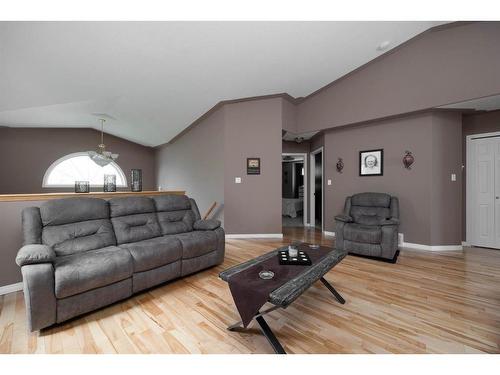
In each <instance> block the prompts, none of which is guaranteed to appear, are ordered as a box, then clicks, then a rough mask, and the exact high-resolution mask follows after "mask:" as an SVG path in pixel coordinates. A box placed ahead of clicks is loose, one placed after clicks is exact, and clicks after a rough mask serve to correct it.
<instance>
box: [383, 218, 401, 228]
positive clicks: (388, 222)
mask: <svg viewBox="0 0 500 375" xmlns="http://www.w3.org/2000/svg"><path fill="white" fill-rule="evenodd" d="M380 225H381V226H383V227H384V226H386V225H399V220H398V219H396V218H390V219H386V220H382V221H381V222H380Z"/></svg>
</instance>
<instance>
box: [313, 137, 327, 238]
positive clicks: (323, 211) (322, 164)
mask: <svg viewBox="0 0 500 375" xmlns="http://www.w3.org/2000/svg"><path fill="white" fill-rule="evenodd" d="M319 152H321V232H323V230H324V228H325V184H324V178H325V150H324V147H323V146H321V147H318V148H317V149H315V150H314V151H311V152H310V153H309V163H310V166H311V172H312V171H315V168H313V165H314V163H315V160H314V159H315V156H316V154H317V153H319ZM309 184H310V186H311V189H310V190H311V191H310V194H309V206H310V207H311V208H310V209H309V226H311V227H315V223H316V217H315V216H316V215H315V214H316V212H315V210H316V209H315V207H316V206H315V203H316V198H315V196H314V189H313V186H315V184H316V181H315V175H314V173H310V178H309Z"/></svg>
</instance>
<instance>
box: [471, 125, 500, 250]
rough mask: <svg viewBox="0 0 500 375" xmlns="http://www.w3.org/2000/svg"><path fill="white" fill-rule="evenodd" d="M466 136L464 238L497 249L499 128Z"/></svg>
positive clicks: (499, 232) (499, 236)
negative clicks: (497, 130) (465, 228)
mask: <svg viewBox="0 0 500 375" xmlns="http://www.w3.org/2000/svg"><path fill="white" fill-rule="evenodd" d="M466 139H467V141H466V145H467V169H466V173H467V190H466V200H467V202H466V215H465V221H466V227H467V234H466V241H467V243H468V244H469V245H471V246H480V247H489V248H494V249H500V132H495V133H486V134H475V135H469V136H467V138H466Z"/></svg>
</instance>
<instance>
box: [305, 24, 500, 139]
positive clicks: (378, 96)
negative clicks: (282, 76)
mask: <svg viewBox="0 0 500 375" xmlns="http://www.w3.org/2000/svg"><path fill="white" fill-rule="evenodd" d="M499 40H500V22H472V23H455V24H450V25H444V26H441V27H437V28H434V29H430V30H429V31H427V32H424V33H422V34H420V35H418V36H417V37H415V38H413V39H411V40H410V41H408V42H407V43H404V44H403V45H401V46H399V47H396V48H394V49H393V50H391V51H389V52H387V53H386V54H384V55H382V56H381V57H379V58H378V59H375V60H373V61H371V62H369V63H368V64H366V65H364V66H362V67H361V68H359V69H357V70H355V71H353V72H351V73H349V74H347V75H346V76H344V77H342V78H340V79H338V80H337V81H335V82H332V83H331V84H330V85H328V86H326V87H324V88H322V89H320V90H318V91H317V92H316V93H314V94H312V95H309V96H308V97H306V98H304V99H303V100H302V101H301V103H300V104H299V105H298V108H297V128H298V130H299V132H307V131H313V130H321V129H327V128H332V127H337V126H343V125H349V124H354V123H360V122H364V121H369V120H375V119H380V118H385V117H389V116H395V115H400V114H404V113H409V112H415V111H421V110H427V109H430V108H433V107H438V106H442V105H447V104H450V103H457V102H462V101H467V100H470V99H475V98H480V97H484V96H489V95H496V94H499V93H500V74H498V66H500V48H499V47H498V45H499Z"/></svg>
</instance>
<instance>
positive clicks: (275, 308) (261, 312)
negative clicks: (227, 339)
mask: <svg viewBox="0 0 500 375" xmlns="http://www.w3.org/2000/svg"><path fill="white" fill-rule="evenodd" d="M277 309H281V306H273V307H270V308H269V309H267V310H264V311H259V313H258V314H257V315H255V316H254V319H255V318H257V317H258V316H263V315H266V314H269V313H270V312H273V311H274V310H277ZM242 326H243V322H242V321H241V320H240V321H239V322H236V323H234V324H231V325H230V326H229V327H227V330H228V331H234V330H235V329H236V328H241V327H242Z"/></svg>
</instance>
